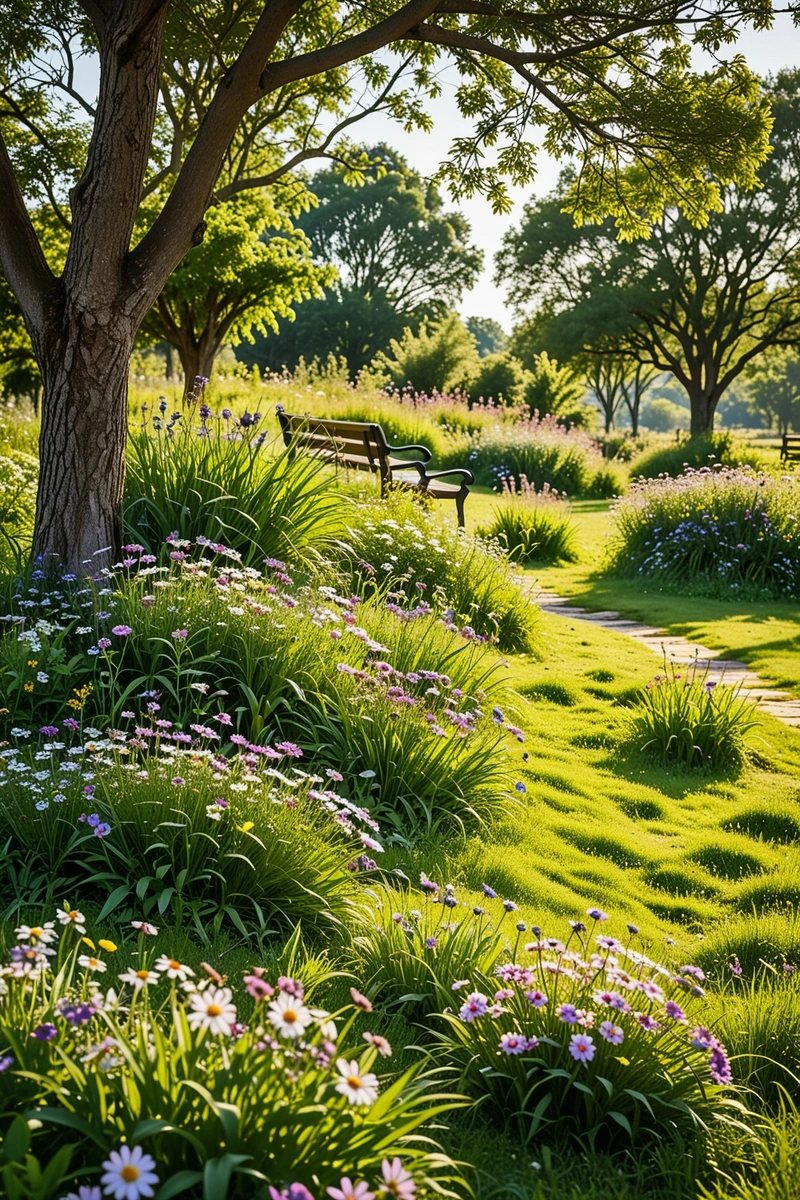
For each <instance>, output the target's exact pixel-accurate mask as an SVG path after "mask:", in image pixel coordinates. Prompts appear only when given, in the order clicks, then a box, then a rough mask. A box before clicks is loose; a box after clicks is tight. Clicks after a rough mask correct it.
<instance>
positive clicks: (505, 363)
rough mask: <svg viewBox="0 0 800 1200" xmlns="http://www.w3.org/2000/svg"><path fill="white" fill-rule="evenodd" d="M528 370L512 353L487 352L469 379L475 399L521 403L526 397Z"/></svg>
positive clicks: (500, 402)
mask: <svg viewBox="0 0 800 1200" xmlns="http://www.w3.org/2000/svg"><path fill="white" fill-rule="evenodd" d="M527 383H528V379H527V372H526V371H525V369H524V368H523V366H522V363H521V362H520V361H519V359H518V358H514V356H513V355H512V354H507V353H500V354H487V355H486V356H485V357H484V358H481V359H480V361H479V363H478V365H477V369H476V371H475V373H474V374H473V375H472V377H471V378H470V380H469V381H468V391H469V394H470V396H471V397H472V398H473V399H474V400H478V399H485V400H489V399H493V400H496V401H497V403H498V404H519V403H520V402H522V401H524V399H525V392H526V384H527Z"/></svg>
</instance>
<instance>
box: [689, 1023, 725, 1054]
mask: <svg viewBox="0 0 800 1200" xmlns="http://www.w3.org/2000/svg"><path fill="white" fill-rule="evenodd" d="M689 1044H690V1045H692V1046H694V1048H695V1050H711V1049H712V1047H714V1046H716V1045H717V1044H718V1043H717V1039H716V1038H715V1037H714V1035H713V1033H712V1032H711V1030H710V1029H706V1028H705V1026H704V1025H698V1026H697V1029H695V1030H694V1032H693V1033H692V1036H691V1038H690V1039H689Z"/></svg>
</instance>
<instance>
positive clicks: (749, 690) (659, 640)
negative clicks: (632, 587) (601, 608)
mask: <svg viewBox="0 0 800 1200" xmlns="http://www.w3.org/2000/svg"><path fill="white" fill-rule="evenodd" d="M536 601H537V603H538V605H539V607H540V608H541V610H542V612H546V613H554V614H556V615H557V616H559V617H571V618H572V619H573V620H574V621H588V622H590V624H592V625H599V626H600V627H601V629H612V630H616V632H617V633H624V634H625V635H626V637H631V638H634V639H635V640H636V641H637V642H640V643H641V644H642V645H643V646H647V647H648V648H649V649H650V650H653V651H654V652H655V653H656V654H657V655H658V656H659V657H660V658H662V657H663V655H664V652H665V651H666V653H667V657H668V658H669V659H670V661H671V662H674V663H675V664H676V665H681V666H691V665H692V664H693V663H697V666H698V667H699V668H700V670H701V671H706V670H707V671H708V678H709V679H710V680H714V682H715V683H720V682H721V681H723V680H724V682H725V683H731V684H741V689H742V695H743V696H747V697H748V699H750V700H755V702H756V704H757V705H758V707H759V708H760V709H762V710H763V712H767V713H770V715H771V716H773V717H777V718H778V720H779V721H783V722H784V724H785V725H795V726H798V727H800V699H798V698H797V697H795V696H792V694H791V693H790V692H784V691H780V690H779V689H778V688H774V687H770V685H769V684H766V683H764V682H763V680H761V679H760V678H759V677H758V675H756V673H755V671H751V670H750V668H749V667H748V666H747V665H746V664H745V663H741V662H734V661H733V660H732V659H728V658H719V657H718V655H719V651H718V650H709V648H708V646H701V645H700V644H699V643H697V642H690V641H688V640H687V639H686V638H684V637H676V636H675V635H674V634H671V633H669V632H668V631H667V630H665V629H657V628H655V627H654V626H653V625H642V624H640V622H639V621H629V620H627V619H626V618H625V617H621V616H620V615H619V613H618V612H612V611H610V610H609V611H607V612H587V611H586V609H585V608H576V607H575V606H574V605H573V604H571V603H570V601H569V600H568V599H567V598H566V597H565V596H559V595H557V594H556V593H555V592H539V593H538V594H537V595H536Z"/></svg>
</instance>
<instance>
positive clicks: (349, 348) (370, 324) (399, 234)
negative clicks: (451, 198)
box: [245, 146, 483, 376]
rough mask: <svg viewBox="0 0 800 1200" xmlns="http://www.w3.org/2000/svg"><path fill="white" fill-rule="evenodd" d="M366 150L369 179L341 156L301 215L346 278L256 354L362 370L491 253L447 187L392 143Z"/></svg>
mask: <svg viewBox="0 0 800 1200" xmlns="http://www.w3.org/2000/svg"><path fill="white" fill-rule="evenodd" d="M363 156H364V158H365V159H366V160H369V161H370V162H371V163H372V164H373V166H372V168H371V169H370V170H369V171H368V172H367V173H366V175H365V177H364V182H363V183H362V185H361V186H354V185H353V182H352V174H353V173H352V171H350V170H349V169H348V168H347V167H345V166H341V165H339V166H336V167H332V168H330V169H329V170H325V171H319V172H318V173H317V174H316V175H314V176H313V178H312V179H311V180H310V182H309V188H310V190H311V191H312V193H313V194H314V196H315V197H316V198H317V200H318V202H319V203H318V205H316V206H314V207H311V208H309V209H308V211H307V212H305V213H303V214H302V215H301V216H300V217H299V218H298V221H297V224H298V226H299V227H300V228H301V229H302V230H303V232H304V233H305V234H306V235H307V236H308V238H309V240H310V242H311V246H312V248H313V253H314V258H315V260H316V261H317V262H318V263H331V264H333V265H334V266H335V267H336V270H337V273H338V278H337V281H336V283H335V284H334V285H332V286H329V287H328V289H327V291H326V293H325V296H324V298H323V299H320V300H317V301H315V302H312V303H309V304H307V305H305V306H304V307H303V308H302V309H301V310H300V311H299V313H298V314H297V321H296V322H295V323H294V324H292V325H289V326H288V327H287V325H286V324H283V325H282V326H281V330H280V333H279V334H278V336H277V337H267V338H266V339H265V340H264V341H260V342H259V343H258V345H257V346H256V348H255V350H254V351H252V352H250V353H249V354H247V355H246V356H245V357H246V359H247V361H251V362H257V363H258V364H259V365H260V366H267V367H268V368H269V369H270V370H273V371H275V370H279V369H280V368H281V367H282V366H284V365H285V366H288V367H289V368H290V369H293V368H294V367H295V365H296V364H297V361H298V360H299V359H300V357H301V356H302V357H304V358H306V359H310V358H313V357H318V358H326V357H327V356H328V354H334V355H336V356H337V357H341V358H344V359H346V361H347V366H348V370H349V372H350V374H351V376H354V375H356V374H357V372H358V371H359V370H360V369H361V368H362V367H363V366H364V365H365V364H366V363H367V362H369V361H370V359H371V358H373V357H374V355H375V354H376V353H377V352H378V351H379V350H385V349H386V348H387V347H388V345H389V342H390V341H391V340H392V338H395V339H397V338H400V337H401V336H402V333H403V330H404V329H405V328H406V327H408V328H410V329H412V330H417V329H419V327H420V324H421V323H422V322H423V321H431V320H436V319H438V318H440V317H442V316H443V315H444V314H445V313H446V312H447V311H448V310H449V309H451V308H452V307H453V306H454V305H455V304H457V303H458V301H459V300H460V299H461V296H462V295H463V293H464V291H466V290H468V289H469V288H471V287H472V286H473V285H474V283H475V282H476V280H477V278H478V275H479V274H480V271H481V268H482V266H483V252H482V251H480V250H478V249H477V248H476V247H475V246H474V245H472V244H471V243H470V241H469V237H470V229H469V223H468V222H467V221H466V219H465V218H464V217H463V216H461V214H460V213H457V212H450V213H448V212H445V211H444V204H443V201H442V197H441V195H440V193H439V192H438V190H437V189H436V188H435V187H434V186H433V185H432V184H425V183H423V181H422V180H421V179H420V177H419V175H418V174H417V173H416V172H414V171H412V170H410V169H409V167H408V164H407V163H406V161H405V160H404V159H403V158H401V156H400V155H399V154H397V153H396V152H395V151H393V150H390V149H389V148H388V147H387V146H378V147H376V148H375V149H373V150H367V149H366V148H364V150H363Z"/></svg>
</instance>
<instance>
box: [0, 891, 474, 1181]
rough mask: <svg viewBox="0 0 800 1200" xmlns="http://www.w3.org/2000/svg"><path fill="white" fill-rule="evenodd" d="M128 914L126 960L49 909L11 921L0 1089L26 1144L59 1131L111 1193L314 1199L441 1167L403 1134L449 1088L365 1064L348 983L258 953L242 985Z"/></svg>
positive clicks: (86, 1170) (356, 1001) (430, 1150)
mask: <svg viewBox="0 0 800 1200" xmlns="http://www.w3.org/2000/svg"><path fill="white" fill-rule="evenodd" d="M137 926H138V928H139V930H140V935H139V944H138V953H137V954H136V955H135V956H133V957H134V960H133V962H131V961H130V956H124V957H123V955H122V954H121V952H120V951H119V950H118V948H117V947H116V946H115V944H114V943H113V942H110V941H108V940H107V939H100V940H99V942H98V943H97V944H95V943H94V941H93V940H91V939H89V938H87V937H86V924H85V918H84V917H83V914H81V913H80V912H78V911H75V910H67V909H63V910H59V911H58V912H57V913H55V914H54V916H53V919H52V920H48V921H45V922H43V923H42V924H41V925H38V926H27V925H22V926H19V927H18V929H17V931H16V933H17V938H18V942H17V944H16V945H15V946H14V947H12V949H11V952H10V959H9V961H8V962H7V964H6V965H5V966H3V968H2V977H3V984H4V987H3V990H2V992H1V993H0V1050H2V1057H0V1103H2V1105H3V1111H6V1112H7V1111H9V1110H11V1111H13V1110H14V1109H17V1110H19V1108H20V1107H21V1106H23V1105H24V1106H26V1108H27V1110H28V1112H29V1113H30V1115H31V1116H32V1117H33V1116H35V1118H36V1125H35V1128H37V1129H42V1130H43V1132H42V1133H40V1134H36V1135H35V1137H34V1142H33V1146H34V1150H39V1145H40V1143H41V1142H44V1141H45V1140H46V1142H47V1145H48V1151H49V1154H50V1156H51V1157H52V1156H55V1155H56V1153H57V1152H58V1149H59V1144H60V1143H63V1140H64V1138H66V1137H68V1138H69V1139H70V1144H71V1147H72V1154H71V1163H69V1162H68V1161H67V1162H66V1163H65V1166H64V1175H66V1174H67V1169H69V1171H70V1177H71V1178H75V1179H77V1180H79V1181H81V1186H83V1187H84V1188H86V1189H88V1191H89V1194H90V1195H92V1197H99V1195H100V1192H101V1189H102V1194H103V1195H104V1196H108V1195H111V1196H114V1197H117V1198H119V1197H124V1200H131V1198H133V1200H136V1198H137V1197H139V1196H150V1195H152V1194H153V1191H154V1189H155V1188H156V1187H157V1186H160V1188H161V1193H160V1194H161V1195H173V1196H174V1195H179V1194H183V1193H187V1192H192V1194H195V1191H196V1190H198V1191H199V1189H200V1188H201V1187H203V1188H204V1191H203V1194H204V1195H210V1194H213V1195H214V1196H220V1197H230V1198H231V1200H234V1198H235V1197H238V1196H241V1197H263V1198H264V1200H266V1198H267V1197H268V1196H272V1197H273V1200H277V1198H278V1197H280V1196H283V1195H288V1196H294V1197H296V1198H298V1200H299V1198H300V1197H303V1198H305V1200H308V1196H309V1194H313V1195H315V1196H317V1197H319V1198H320V1200H321V1198H322V1197H325V1196H326V1194H327V1193H328V1189H332V1190H331V1191H330V1193H329V1194H330V1195H331V1196H332V1197H336V1196H337V1195H341V1193H342V1192H344V1193H345V1194H350V1191H351V1188H352V1184H353V1181H355V1184H356V1186H357V1187H360V1191H359V1192H358V1194H359V1196H360V1197H361V1196H363V1193H364V1192H366V1191H367V1190H368V1187H367V1185H370V1186H372V1187H373V1188H374V1191H373V1193H372V1194H373V1195H374V1194H375V1193H376V1192H377V1191H378V1190H381V1191H383V1192H385V1193H386V1194H387V1195H394V1196H398V1197H401V1198H402V1200H412V1198H413V1196H414V1194H415V1192H416V1190H417V1188H418V1187H420V1186H422V1187H423V1188H427V1187H428V1186H431V1185H432V1183H431V1177H432V1176H433V1177H435V1176H438V1177H440V1178H441V1177H442V1176H444V1177H445V1178H446V1177H447V1175H448V1174H451V1175H452V1173H453V1166H452V1164H450V1163H449V1161H448V1160H447V1159H445V1158H444V1156H442V1155H440V1154H437V1153H436V1152H435V1151H436V1148H435V1146H434V1145H433V1144H432V1143H430V1142H429V1141H428V1140H427V1139H425V1140H423V1141H420V1140H419V1139H418V1138H416V1137H415V1136H414V1134H415V1131H416V1130H417V1129H418V1128H419V1127H420V1126H421V1125H423V1124H424V1123H425V1122H426V1121H429V1120H430V1119H431V1118H432V1117H434V1116H435V1115H436V1114H438V1113H441V1112H443V1111H445V1110H447V1109H449V1108H452V1107H453V1106H454V1104H455V1103H457V1098H456V1097H450V1096H443V1095H431V1094H430V1083H431V1081H430V1079H429V1078H426V1076H425V1075H424V1074H423V1073H422V1070H421V1063H420V1062H417V1063H416V1064H415V1065H412V1066H411V1067H409V1068H408V1069H406V1070H405V1071H404V1072H403V1073H402V1074H399V1075H397V1074H395V1075H386V1074H384V1073H382V1072H381V1071H380V1065H381V1060H382V1059H383V1058H388V1057H390V1056H391V1053H392V1051H391V1047H390V1045H389V1044H388V1042H387V1041H386V1040H385V1039H384V1038H381V1037H379V1036H377V1035H373V1034H372V1033H371V1032H370V1031H369V1030H366V1031H365V1032H364V1033H363V1034H362V1035H361V1036H360V1037H357V1035H356V1030H355V1026H354V1022H355V1020H356V1018H357V1017H359V1016H361V1015H362V1014H363V1013H366V1012H369V1011H371V1007H372V1006H371V1004H370V1002H369V1001H368V1000H367V999H366V998H365V997H364V996H362V995H361V994H360V993H358V992H356V991H355V990H354V991H353V993H352V996H353V1002H352V1003H348V1004H347V1005H345V1006H344V1007H342V1008H340V1009H339V1010H337V1011H336V1012H334V1013H328V1012H326V1011H324V1010H323V1009H320V1008H319V1007H317V1006H316V1005H315V1004H314V1002H313V994H312V992H311V991H309V992H306V990H305V989H304V986H303V984H302V982H301V981H300V980H299V979H295V978H292V977H281V978H278V979H277V980H276V981H274V982H270V981H269V980H268V979H267V977H266V972H265V971H264V970H263V969H261V968H259V967H256V968H253V969H251V970H250V971H248V972H247V973H246V975H245V978H244V981H243V987H242V988H239V987H236V986H234V985H231V984H229V983H228V981H227V980H226V979H225V978H223V977H222V976H220V975H219V974H218V973H217V972H216V971H215V970H214V969H213V968H211V967H206V972H205V974H206V976H207V977H204V978H198V976H197V975H196V973H195V972H194V971H193V970H192V969H191V968H190V967H189V966H187V965H186V964H185V963H182V962H180V961H178V960H177V959H173V958H171V957H169V956H167V955H162V956H161V957H159V958H155V957H154V955H153V954H152V952H150V951H149V950H148V942H149V940H150V938H149V935H150V934H151V933H153V932H154V930H152V929H151V927H150V926H148V925H147V924H146V923H144V922H137ZM126 959H127V961H126ZM120 960H122V961H120ZM110 979H113V985H112V986H111V987H110V988H108V987H107V981H108V980H110ZM39 1153H40V1154H41V1150H39ZM62 1161H63V1160H62ZM98 1177H99V1186H96V1185H95V1184H94V1181H95V1180H96V1179H97V1178H98ZM82 1181H86V1182H85V1183H84V1182H82ZM212 1185H213V1189H212V1190H211V1191H210V1190H209V1189H210V1188H212ZM92 1189H94V1190H93V1191H92ZM285 1189H288V1191H286V1190H285Z"/></svg>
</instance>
